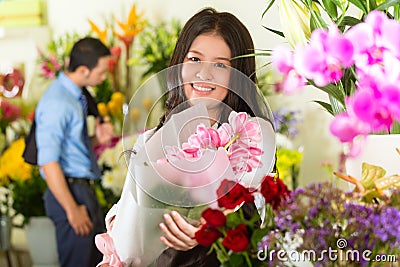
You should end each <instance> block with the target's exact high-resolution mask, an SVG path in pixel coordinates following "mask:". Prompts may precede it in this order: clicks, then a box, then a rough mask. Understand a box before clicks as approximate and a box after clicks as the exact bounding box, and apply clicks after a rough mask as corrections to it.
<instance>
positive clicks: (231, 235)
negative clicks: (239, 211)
mask: <svg viewBox="0 0 400 267" xmlns="http://www.w3.org/2000/svg"><path fill="white" fill-rule="evenodd" d="M249 243H250V241H249V239H248V237H247V228H246V225H244V224H239V225H238V226H237V227H236V228H235V229H232V230H228V231H226V237H225V238H224V239H223V240H222V245H223V246H224V247H226V248H228V249H230V250H232V251H233V252H241V251H245V250H246V248H247V247H248V245H249Z"/></svg>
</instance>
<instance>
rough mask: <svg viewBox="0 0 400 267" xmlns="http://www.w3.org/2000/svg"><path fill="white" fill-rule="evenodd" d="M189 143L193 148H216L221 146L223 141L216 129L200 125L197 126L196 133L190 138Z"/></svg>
mask: <svg viewBox="0 0 400 267" xmlns="http://www.w3.org/2000/svg"><path fill="white" fill-rule="evenodd" d="M188 143H189V144H190V146H192V147H198V148H216V147H219V146H221V139H220V137H219V134H218V132H217V131H216V130H215V129H212V128H207V127H206V126H205V125H204V124H200V125H198V126H197V130H196V133H195V134H193V135H191V136H190V137H189V139H188Z"/></svg>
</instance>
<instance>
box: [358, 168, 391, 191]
mask: <svg viewBox="0 0 400 267" xmlns="http://www.w3.org/2000/svg"><path fill="white" fill-rule="evenodd" d="M361 169H362V174H361V176H362V178H361V180H360V182H361V184H362V185H363V186H364V187H365V189H372V188H373V186H374V181H375V180H376V179H379V178H382V177H384V176H385V174H386V170H385V169H384V168H382V167H380V166H375V165H371V164H368V163H366V162H363V163H362V167H361Z"/></svg>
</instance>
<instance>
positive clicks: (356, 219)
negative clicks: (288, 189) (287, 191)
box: [259, 182, 400, 266]
mask: <svg viewBox="0 0 400 267" xmlns="http://www.w3.org/2000/svg"><path fill="white" fill-rule="evenodd" d="M399 193H400V191H399V188H397V189H394V190H392V191H391V193H390V194H389V196H382V199H385V200H384V201H382V202H380V203H379V204H376V203H366V202H364V201H362V196H363V195H362V194H360V193H357V192H344V191H343V190H341V189H339V188H337V187H335V186H333V185H332V184H331V183H327V182H325V183H318V184H310V185H308V186H307V187H306V188H304V189H302V188H299V189H296V190H295V191H294V192H293V193H292V194H291V195H290V197H289V198H287V199H286V200H284V201H283V203H282V204H281V206H280V208H278V210H277V212H276V214H275V217H274V222H275V226H276V228H275V230H273V231H271V232H269V234H268V235H266V236H265V237H263V239H262V241H261V242H260V243H259V249H260V251H263V255H262V256H263V259H264V260H265V266H284V265H286V264H292V265H294V264H295V263H298V262H301V261H304V260H307V261H311V262H313V264H314V266H328V265H329V266H377V264H379V261H381V262H382V263H384V262H386V263H388V264H395V262H397V261H398V260H399V259H398V255H399V253H400V249H399V248H400V246H399V245H400V232H399V229H398V228H397V227H394V225H396V222H398V221H399V220H400V206H399V197H400V195H399ZM271 251H274V252H275V254H272V253H271ZM278 253H279V254H278ZM277 255H280V256H277ZM379 259H381V260H379Z"/></svg>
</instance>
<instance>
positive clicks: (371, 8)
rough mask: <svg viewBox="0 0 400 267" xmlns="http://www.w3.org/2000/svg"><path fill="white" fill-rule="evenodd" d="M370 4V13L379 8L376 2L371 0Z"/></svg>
mask: <svg viewBox="0 0 400 267" xmlns="http://www.w3.org/2000/svg"><path fill="white" fill-rule="evenodd" d="M368 3H369V8H368V9H369V11H372V10H374V9H376V7H377V4H376V0H369V1H368Z"/></svg>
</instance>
